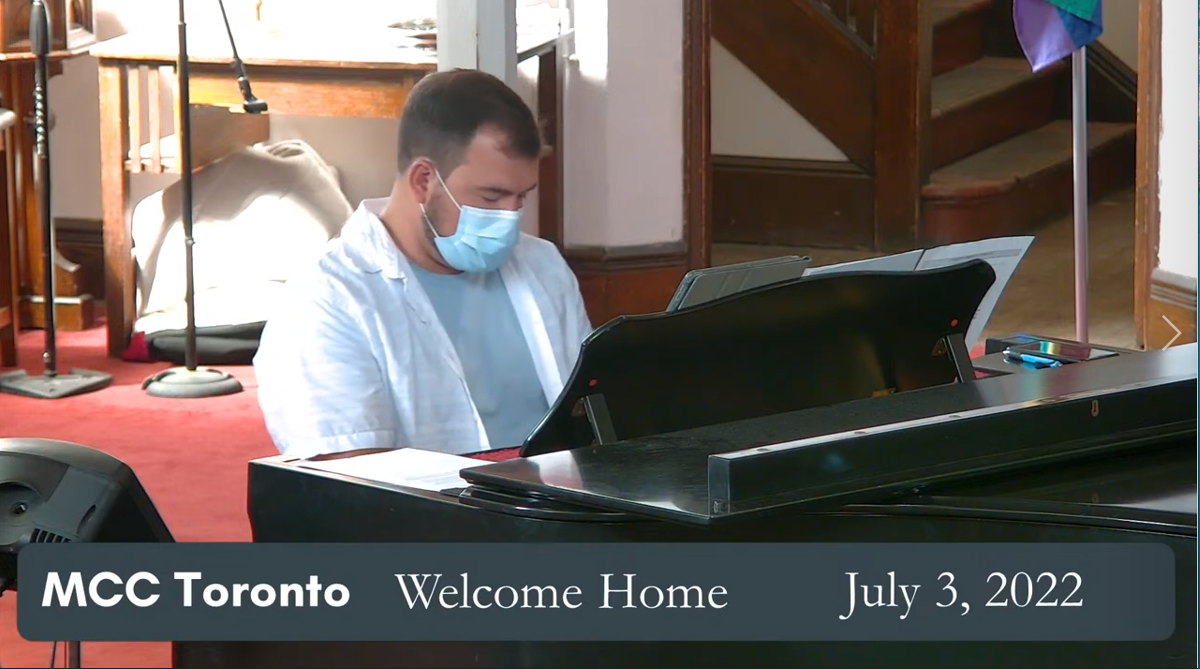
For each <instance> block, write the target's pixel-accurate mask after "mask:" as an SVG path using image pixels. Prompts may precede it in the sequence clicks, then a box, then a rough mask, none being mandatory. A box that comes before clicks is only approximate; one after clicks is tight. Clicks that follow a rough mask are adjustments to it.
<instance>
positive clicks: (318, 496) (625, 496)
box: [175, 264, 1197, 668]
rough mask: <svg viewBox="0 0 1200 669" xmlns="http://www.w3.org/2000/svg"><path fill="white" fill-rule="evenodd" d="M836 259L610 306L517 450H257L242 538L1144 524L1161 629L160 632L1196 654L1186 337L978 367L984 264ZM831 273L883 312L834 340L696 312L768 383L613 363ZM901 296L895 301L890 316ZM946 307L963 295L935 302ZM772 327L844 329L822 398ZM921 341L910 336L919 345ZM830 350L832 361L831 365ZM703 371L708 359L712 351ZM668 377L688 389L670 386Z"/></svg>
mask: <svg viewBox="0 0 1200 669" xmlns="http://www.w3.org/2000/svg"><path fill="white" fill-rule="evenodd" d="M842 276H845V277H847V278H844V279H841V280H840V281H835V280H834V279H833V278H832V277H831V278H827V279H822V281H824V282H826V283H822V284H816V283H815V282H806V281H805V280H801V281H798V282H791V283H790V284H789V285H785V286H780V287H774V288H771V289H764V290H759V291H755V295H757V297H756V296H755V295H748V296H737V297H735V298H732V299H730V298H726V300H723V301H722V303H719V304H712V305H706V306H702V307H697V308H695V309H694V310H689V311H690V312H691V314H690V315H688V314H679V315H675V316H654V317H637V318H634V319H630V320H629V321H628V322H627V323H626V324H625V325H621V324H618V325H617V327H618V328H624V334H619V333H618V334H609V335H601V336H602V337H603V338H604V341H605V343H603V344H602V345H595V346H593V347H592V350H591V351H590V352H589V351H588V345H585V347H584V354H583V355H581V360H580V363H579V366H578V367H577V368H576V374H575V375H574V376H573V377H572V379H571V381H570V383H569V384H568V388H567V390H566V391H564V394H563V396H562V397H561V398H560V402H559V403H558V404H557V405H556V406H555V407H554V408H553V409H552V411H551V413H550V415H549V416H547V419H546V421H544V422H543V424H542V425H541V426H540V427H539V429H538V430H536V431H535V433H534V434H533V435H531V437H530V440H529V441H528V442H527V443H526V446H525V457H520V458H514V459H510V460H505V461H501V462H494V463H491V464H486V463H481V464H480V466H479V467H474V468H471V469H467V470H464V471H463V472H462V476H463V478H464V479H465V480H466V481H467V482H468V485H466V486H465V487H464V488H463V489H456V490H450V491H442V492H427V491H422V490H417V489H412V488H405V487H401V486H395V485H388V484H384V483H377V482H370V481H364V480H360V479H356V478H352V477H347V476H343V475H339V474H333V473H327V472H321V471H315V470H312V469H309V468H305V467H304V466H303V464H302V463H298V462H295V461H293V460H291V459H289V458H287V457H273V458H266V459H263V460H258V461H255V462H253V463H251V464H250V473H249V474H250V475H249V513H250V519H251V523H252V525H253V529H254V539H255V541H259V542H399V543H405V542H610V541H611V542H780V541H786V542H842V543H854V542H862V543H876V542H935V543H939V542H1065V543H1111V542H1156V543H1161V544H1166V545H1168V546H1170V547H1171V548H1172V549H1173V550H1174V553H1175V557H1176V585H1177V597H1176V603H1175V606H1176V625H1175V632H1174V634H1173V635H1172V636H1171V637H1170V638H1168V639H1165V640H1162V641H1157V642H1104V643H1080V642H1076V643H1067V642H1063V643H1050V642H1036V643H1034V642H1022V643H1012V642H1009V643H996V642H970V643H967V642H941V643H928V642H908V643H862V642H855V643H843V642H819V643H816V642H806V643H726V642H710V643H545V642H536V643H534V642H506V643H502V642H488V643H374V642H372V643H329V642H308V643H269V642H261V643H258V642H256V643H249V642H238V643H224V642H204V643H200V642H188V643H177V644H175V666H176V667H224V666H238V667H329V666H337V667H547V668H551V667H801V666H803V667H859V666H879V667H883V666H896V667H934V666H945V667H952V666H953V667H968V666H989V667H999V666H1013V667H1027V666H1046V667H1049V666H1054V667H1191V666H1195V665H1196V660H1197V657H1196V566H1197V565H1196V501H1197V498H1196V471H1197V470H1196V465H1197V460H1196V452H1197V441H1196V397H1197V395H1196V368H1197V358H1196V346H1195V345H1194V344H1193V345H1188V346H1184V347H1177V348H1173V349H1170V350H1167V351H1161V352H1145V353H1142V352H1137V353H1127V354H1122V355H1118V356H1114V357H1111V358H1107V359H1104V360H1097V361H1093V362H1088V363H1082V364H1072V365H1066V366H1063V367H1061V368H1057V369H1047V370H1041V371H1038V372H1036V373H1024V374H1000V375H994V376H990V377H988V378H980V379H975V378H974V374H972V375H971V376H970V377H968V376H966V373H967V372H969V371H970V365H969V361H965V349H964V348H963V347H962V333H963V331H965V327H966V324H967V322H969V320H970V315H971V314H973V311H974V309H975V307H976V306H977V304H978V301H979V300H980V299H982V296H983V293H984V292H985V291H986V290H987V288H988V287H989V286H990V284H991V274H990V268H988V269H984V268H983V267H980V264H971V265H969V266H963V267H959V268H955V269H951V270H935V271H933V272H920V273H916V274H913V275H907V276H905V277H891V278H887V279H884V278H881V277H879V276H878V275H866V274H864V275H854V276H849V275H842ZM973 276H974V277H975V278H972V277H973ZM929 281H934V282H942V283H943V285H944V286H945V290H944V291H943V292H944V293H945V299H944V300H937V301H936V302H938V303H939V304H941V305H942V306H937V305H932V306H930V305H925V306H922V305H920V304H916V303H915V302H914V300H913V299H909V298H905V297H904V295H905V294H906V293H908V294H910V298H911V297H912V296H914V295H918V294H924V295H929V294H930V293H929V292H928V291H929V290H930V286H929V285H925V284H923V283H922V282H929ZM905 282H907V283H905ZM806 283H807V284H808V285H807V287H806ZM888 286H890V288H888ZM859 289H862V291H865V293H863V292H862V291H860V290H859ZM889 290H890V291H892V292H891V293H889ZM772 291H774V292H773V293H772ZM956 291H957V292H956ZM834 293H836V294H840V295H841V296H842V304H849V305H857V306H850V307H847V309H846V310H845V312H844V313H842V314H841V315H840V316H839V315H838V314H837V313H836V312H837V311H838V310H837V309H832V311H830V310H828V309H827V310H826V316H825V317H827V318H830V319H833V320H837V319H838V318H841V320H842V321H843V323H842V324H843V325H845V321H846V317H847V314H849V313H851V312H858V313H860V314H865V313H866V312H870V311H871V310H872V309H873V308H877V309H878V311H877V313H876V314H875V316H874V318H876V319H877V320H876V321H875V322H876V323H880V322H882V326H878V327H875V328H874V329H872V328H865V329H864V328H857V329H856V328H849V329H846V328H844V327H843V328H840V330H841V331H843V333H847V332H848V333H850V334H854V333H858V334H859V335H861V333H862V332H864V331H867V330H870V331H871V332H873V333H874V334H871V335H870V336H866V337H862V336H859V337H858V338H857V339H855V338H853V337H852V338H851V340H845V339H843V340H841V343H840V344H839V343H838V340H837V338H836V337H835V336H832V335H830V334H828V333H829V332H830V331H832V330H839V328H836V327H835V328H832V329H825V328H817V329H816V330H811V331H809V330H805V329H803V328H800V329H795V328H791V326H796V325H800V323H798V322H796V319H798V318H801V317H800V316H796V315H795V314H791V315H788V314H787V313H781V315H780V317H781V319H782V320H783V321H784V324H785V325H786V326H788V327H789V329H788V331H789V332H792V333H797V336H796V338H797V339H799V340H801V341H799V342H791V343H788V342H784V341H781V340H779V339H771V338H766V339H763V338H759V339H755V340H754V341H752V342H749V343H750V344H752V345H751V346H741V347H734V346H726V343H729V342H733V341H734V340H736V337H733V336H731V337H726V339H725V343H722V338H721V337H720V336H718V335H716V334H714V332H717V331H718V330H717V329H714V330H708V331H707V332H706V344H707V345H708V346H710V347H715V348H716V349H717V351H718V353H720V354H722V355H727V356H729V357H732V358H738V357H739V356H740V361H741V362H743V363H746V362H749V361H752V359H753V358H754V357H756V356H757V357H758V358H759V364H760V372H761V374H760V378H761V379H765V380H766V385H768V386H772V387H771V388H768V389H767V390H771V391H773V392H772V394H770V395H769V396H766V395H765V394H764V393H763V392H757V393H756V391H755V389H754V388H753V387H752V384H751V381H752V379H753V374H752V371H753V370H750V371H747V370H746V369H745V368H744V367H741V368H738V367H735V366H732V365H730V364H729V363H728V361H724V362H718V363H716V366H717V367H718V369H719V370H720V374H723V375H725V376H726V378H733V379H734V380H735V383H734V384H733V385H732V387H726V388H724V389H721V390H723V392H724V394H726V395H729V394H730V393H736V392H739V391H745V392H746V394H748V395H750V396H751V399H757V400H759V401H760V402H759V403H758V404H756V402H755V401H746V400H745V399H743V400H742V401H737V399H736V398H735V399H734V401H731V402H728V403H721V402H720V401H719V400H720V395H721V394H722V393H720V392H706V391H705V390H704V389H703V388H697V387H695V385H694V384H695V383H697V382H699V377H700V376H703V375H702V374H700V373H698V372H693V373H692V376H690V377H687V376H684V377H676V378H683V379H686V380H685V381H680V383H679V384H678V386H677V387H676V388H675V393H676V394H674V395H672V394H662V393H663V392H664V390H665V389H664V388H663V387H656V384H660V385H661V384H669V383H671V381H670V379H671V378H672V374H673V373H674V372H675V370H674V369H673V366H674V365H676V364H683V363H684V362H686V361H687V360H688V356H689V355H691V356H694V355H695V349H692V350H683V351H678V350H677V351H676V353H675V355H676V357H675V358H674V359H672V357H671V355H669V354H664V353H663V352H662V351H657V352H649V353H651V355H650V356H649V357H650V358H654V357H655V355H657V358H656V359H657V360H658V361H659V362H660V363H661V364H662V368H660V369H658V371H657V372H655V371H652V370H651V371H643V372H642V374H641V376H642V377H643V378H644V379H646V381H647V382H646V383H645V384H644V386H643V387H641V388H640V390H638V388H639V386H638V385H637V384H636V383H635V381H636V378H637V374H635V373H634V372H635V371H636V370H637V368H638V366H639V365H641V366H643V369H644V370H646V369H647V368H645V367H644V365H645V364H646V360H647V356H646V355H644V354H646V353H648V352H647V351H642V354H641V355H639V354H638V349H637V348H636V344H637V342H642V343H643V344H646V345H649V344H648V342H652V341H653V340H654V339H655V335H654V333H653V332H652V330H650V329H647V328H654V327H663V328H667V329H669V328H670V327H672V326H671V325H670V324H671V323H674V324H675V325H679V324H680V323H687V322H689V321H688V319H691V321H690V323H691V324H692V325H696V324H698V323H699V322H701V321H702V320H704V319H713V320H715V321H717V322H720V323H729V322H730V321H731V320H732V319H730V318H729V316H730V315H734V316H740V317H742V318H743V319H744V318H749V316H746V314H735V313H734V312H735V311H736V304H737V303H738V302H739V301H742V300H747V299H749V300H751V301H753V300H759V301H760V304H758V305H757V306H755V305H753V304H751V303H750V302H743V304H751V306H755V308H754V309H752V310H751V311H754V312H755V313H758V312H759V308H760V307H762V306H763V305H764V304H765V303H766V301H769V300H772V299H781V300H784V298H786V300H784V302H787V303H796V302H799V303H801V304H802V307H801V308H799V309H797V313H802V312H804V311H805V310H806V309H807V310H811V309H813V308H814V305H813V304H811V303H809V304H807V305H804V303H805V302H806V300H807V299H808V298H812V299H814V300H818V301H819V299H818V298H822V297H823V298H829V297H830V295H832V294H834ZM770 294H773V295H774V297H771V296H770ZM864 294H871V295H875V296H876V298H878V299H867V298H866V297H864ZM935 294H936V293H935ZM763 295H768V296H767V297H763ZM806 296H807V297H806ZM889 305H890V306H889ZM946 305H949V306H946ZM889 309H890V310H891V311H889ZM785 311H786V309H785ZM905 311H907V312H908V313H910V314H912V313H916V314H917V316H916V317H914V318H913V319H911V320H909V321H907V322H899V321H896V322H892V319H894V318H901V317H900V316H898V314H901V313H903V312H905ZM939 311H942V312H945V313H940V314H939V313H938V312H939ZM959 312H963V313H964V316H963V317H962V318H959V317H953V316H954V314H955V313H959ZM705 314H707V315H705ZM863 317H864V318H866V316H865V315H864V316H863ZM672 319H674V320H672ZM923 319H924V320H923ZM850 320H853V319H850ZM901 320H903V319H902V318H901ZM952 321H953V324H951V322H952ZM630 322H632V323H634V325H629V324H628V323H630ZM734 322H736V321H734ZM655 323H657V325H655ZM664 323H666V324H667V325H663V324H664ZM745 323H746V321H745V320H742V324H743V325H745ZM611 325H612V324H610V326H611ZM606 327H609V326H606ZM751 329H753V328H751ZM602 330H603V328H602ZM665 332H667V330H664V331H663V332H661V333H659V335H660V336H661V335H663V333H665ZM822 333H825V334H822ZM596 341H600V339H593V340H590V341H589V344H595V342H596ZM630 346H634V348H630ZM789 346H791V347H793V348H792V350H791V354H792V355H795V354H797V353H798V352H802V351H804V350H809V351H819V352H821V353H823V354H824V355H825V356H831V355H837V354H839V352H840V353H841V354H842V355H843V357H842V358H840V359H841V360H843V361H844V362H845V361H847V360H848V359H847V358H846V357H845V355H846V354H847V353H854V352H857V353H858V357H857V358H853V359H850V360H849V361H848V362H846V364H844V365H843V367H842V368H841V369H837V368H835V367H834V366H832V365H830V364H822V363H819V362H818V363H814V362H812V361H811V359H806V360H807V361H808V362H806V364H807V366H808V367H809V369H810V371H809V373H808V375H807V377H806V378H807V380H808V381H810V382H815V383H820V382H822V381H831V382H834V381H835V382H836V383H833V384H832V385H831V386H829V388H831V389H832V390H831V391H829V392H830V393H832V394H828V393H827V394H825V397H826V398H831V399H828V400H826V401H822V400H821V393H820V392H816V391H813V390H811V388H812V386H811V384H799V383H798V382H797V381H796V379H794V378H792V377H791V376H789V375H788V374H786V373H785V372H786V371H788V370H787V369H784V370H782V371H781V370H779V369H778V368H779V367H784V368H787V367H788V366H789V363H788V362H787V361H788V360H790V359H791V358H788V357H786V355H785V354H786V353H787V350H785V349H787V348H788V347H789ZM839 347H840V348H839ZM598 351H600V352H598ZM917 351H921V352H922V355H924V356H926V357H927V358H929V359H928V360H926V361H925V362H921V357H920V356H919V355H916V354H915V352H917ZM621 360H624V363H625V364H622V363H621ZM825 360H829V358H825ZM692 362H693V364H694V363H695V362H696V360H695V358H694V357H693V358H692ZM768 363H769V364H768ZM605 365H611V373H607V374H606V373H605V369H604V367H605ZM851 368H852V369H851ZM848 370H849V371H848ZM854 370H857V371H854ZM834 372H837V373H838V374H841V375H842V376H846V375H850V376H851V377H853V378H851V379H846V378H841V379H835V378H833V377H834V376H836V374H834ZM823 377H824V378H823ZM709 380H710V382H711V381H714V378H713V376H712V375H710V378H709ZM873 384H874V386H876V389H875V390H872V389H871V388H872V385H873ZM689 386H691V387H690V388H689ZM780 386H786V387H787V388H790V389H791V391H792V394H791V395H789V396H787V397H791V398H792V399H790V400H789V399H786V398H781V397H780V396H779V395H777V394H774V391H778V390H779V387H780ZM710 390H711V389H710ZM635 392H636V398H637V399H638V400H642V399H644V398H645V397H647V396H653V395H654V394H655V393H658V395H657V397H658V403H659V406H660V407H663V406H667V405H670V408H669V410H665V411H654V410H652V408H651V407H647V406H646V405H643V404H639V402H638V401H631V400H629V399H628V398H629V397H630V395H631V394H635ZM855 395H857V397H855ZM589 397H591V398H592V399H590V400H589V399H588V398H589ZM689 401H692V402H693V403H692V404H691V406H700V407H703V410H701V411H693V412H691V413H689V411H687V410H685V409H682V408H680V407H686V406H689V404H688V402H689ZM789 402H790V403H791V404H792V405H793V406H790V407H789ZM639 406H641V407H643V408H642V409H640V410H639V409H638V407H639ZM756 406H758V407H760V408H757V409H756V408H755V407H756ZM762 407H765V408H762ZM789 409H791V410H789ZM656 416H657V417H656ZM688 423H691V425H690V426H688V425H687V424H688ZM669 428H673V429H669ZM547 435H548V436H547ZM556 444H557V446H556ZM480 559H482V560H486V559H487V556H486V554H485V555H480ZM681 559H686V557H681ZM796 569H798V570H801V569H804V565H796Z"/></svg>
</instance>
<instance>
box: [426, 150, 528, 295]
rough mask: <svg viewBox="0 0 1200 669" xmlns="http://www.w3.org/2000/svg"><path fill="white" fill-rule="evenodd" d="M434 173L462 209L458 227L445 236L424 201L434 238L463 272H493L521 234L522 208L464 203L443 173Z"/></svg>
mask: <svg viewBox="0 0 1200 669" xmlns="http://www.w3.org/2000/svg"><path fill="white" fill-rule="evenodd" d="M435 174H437V178H438V182H440V183H441V184H442V189H443V190H445V191H446V195H448V196H450V201H451V202H453V203H454V206H455V207H458V211H459V214H458V230H457V231H455V233H454V234H453V235H451V236H449V237H442V236H439V235H438V233H437V230H434V229H433V222H432V221H430V220H429V216H428V215H426V214H425V205H421V214H422V215H424V216H425V224H426V225H428V226H429V230H430V231H431V232H432V233H433V242H434V244H435V245H436V246H437V250H438V253H441V254H442V259H444V260H445V261H446V264H447V265H450V266H451V267H453V268H454V269H456V270H458V271H460V272H492V271H495V270H497V269H499V268H500V266H501V265H503V264H504V261H505V260H508V257H509V255H511V254H512V250H513V248H515V247H516V245H517V241H518V240H519V239H520V237H521V210H520V209H517V210H515V211H514V210H507V209H479V208H477V207H464V206H462V205H460V204H459V203H458V200H456V199H455V198H454V195H453V194H451V193H450V189H448V188H446V182H445V181H443V180H442V175H441V173H439V172H435Z"/></svg>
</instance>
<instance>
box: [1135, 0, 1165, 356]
mask: <svg viewBox="0 0 1200 669" xmlns="http://www.w3.org/2000/svg"><path fill="white" fill-rule="evenodd" d="M1139 1H1140V5H1139V7H1138V92H1137V196H1136V199H1137V205H1136V206H1137V213H1136V216H1135V221H1136V223H1135V228H1134V242H1133V249H1134V251H1133V253H1134V262H1133V312H1134V322H1135V324H1136V328H1137V343H1138V346H1139V347H1142V348H1144V347H1145V346H1146V343H1147V342H1148V341H1149V340H1150V328H1151V323H1150V319H1151V318H1152V314H1153V309H1151V308H1150V301H1151V274H1152V273H1153V272H1154V269H1155V268H1156V267H1158V228H1159V206H1158V154H1159V136H1160V133H1161V131H1162V0H1139Z"/></svg>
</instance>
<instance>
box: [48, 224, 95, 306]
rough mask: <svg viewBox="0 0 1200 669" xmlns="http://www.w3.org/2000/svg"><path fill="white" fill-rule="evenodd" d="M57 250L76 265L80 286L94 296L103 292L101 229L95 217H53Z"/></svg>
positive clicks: (83, 290)
mask: <svg viewBox="0 0 1200 669" xmlns="http://www.w3.org/2000/svg"><path fill="white" fill-rule="evenodd" d="M54 225H55V231H54V236H55V239H56V241H57V242H58V251H59V253H62V254H63V255H64V256H66V257H67V260H70V261H71V262H73V263H76V264H77V265H79V271H78V274H79V288H80V290H81V291H82V292H84V293H87V294H90V295H91V296H92V297H93V298H95V299H97V300H98V299H100V298H101V297H103V296H104V229H103V224H102V223H101V222H100V221H99V220H98V219H84V218H56V219H54Z"/></svg>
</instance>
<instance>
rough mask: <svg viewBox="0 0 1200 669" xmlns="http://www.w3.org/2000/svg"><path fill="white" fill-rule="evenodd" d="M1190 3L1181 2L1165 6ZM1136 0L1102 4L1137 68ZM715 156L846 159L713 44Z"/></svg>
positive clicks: (1110, 41) (1116, 42)
mask: <svg viewBox="0 0 1200 669" xmlns="http://www.w3.org/2000/svg"><path fill="white" fill-rule="evenodd" d="M1172 3H1175V4H1180V5H1185V8H1186V5H1187V3H1186V2H1183V0H1167V1H1166V3H1164V4H1172ZM1137 40H1138V3H1137V0H1108V2H1106V3H1104V34H1103V35H1102V36H1101V37H1100V42H1101V43H1103V44H1104V46H1106V47H1108V48H1109V49H1110V50H1112V52H1113V53H1114V54H1116V55H1117V56H1118V57H1119V58H1120V59H1121V60H1123V61H1124V62H1125V63H1126V64H1128V65H1129V66H1130V67H1132V68H1134V69H1135V70H1136V69H1137V60H1138V58H1137V52H1138V45H1137ZM710 90H711V94H712V152H713V154H715V155H731V156H748V157H757V158H783V159H796V160H833V161H844V160H846V156H845V154H843V153H842V152H841V151H840V150H839V149H838V148H837V147H836V146H834V145H833V143H832V142H830V141H829V140H828V139H827V138H826V137H825V136H824V135H823V134H821V132H820V131H819V130H817V129H816V128H814V127H813V125H812V124H811V123H809V122H808V120H807V119H805V118H804V117H803V116H801V115H800V114H799V113H797V112H796V110H794V109H792V108H791V107H790V106H789V105H788V104H787V103H786V102H784V101H783V100H782V99H781V98H780V97H779V96H778V95H776V94H775V92H774V91H772V90H771V89H770V88H769V87H768V86H767V85H766V84H764V83H763V82H762V80H761V79H759V78H758V77H757V76H756V75H755V74H754V73H753V72H751V71H750V68H748V67H746V66H745V65H743V64H742V63H741V61H739V60H738V59H737V58H736V57H735V56H734V55H733V54H731V53H729V51H728V50H727V49H725V48H724V47H722V46H721V45H720V44H718V43H717V42H715V41H714V42H713V49H712V85H711V89H710Z"/></svg>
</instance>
